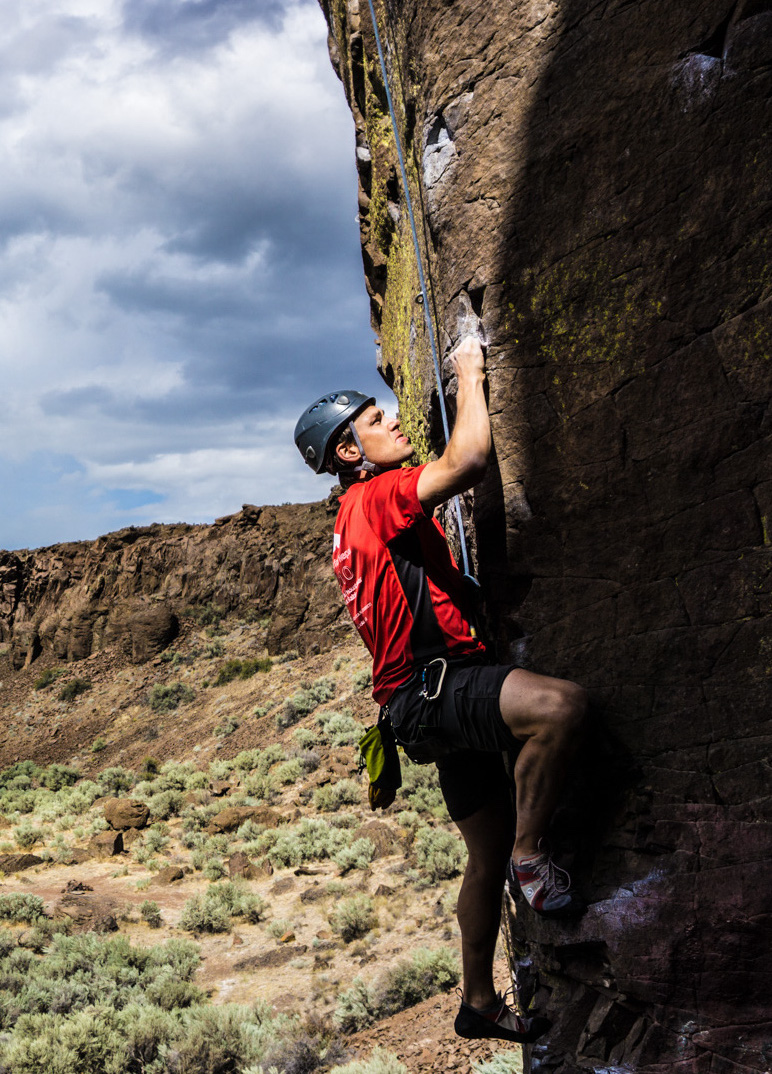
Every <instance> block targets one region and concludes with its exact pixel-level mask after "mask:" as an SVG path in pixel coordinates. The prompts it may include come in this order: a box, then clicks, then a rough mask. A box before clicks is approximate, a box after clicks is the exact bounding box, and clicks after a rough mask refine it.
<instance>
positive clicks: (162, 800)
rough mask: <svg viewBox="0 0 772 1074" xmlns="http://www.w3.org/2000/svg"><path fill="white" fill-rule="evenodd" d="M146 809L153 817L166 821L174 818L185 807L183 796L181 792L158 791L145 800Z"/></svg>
mask: <svg viewBox="0 0 772 1074" xmlns="http://www.w3.org/2000/svg"><path fill="white" fill-rule="evenodd" d="M147 807H148V809H149V810H150V813H151V814H152V816H154V817H158V818H159V820H167V819H168V818H169V817H176V816H179V814H180V813H181V812H182V810H183V809H184V807H185V795H184V794H183V793H182V791H160V792H159V793H158V794H153V795H151V796H150V798H148V800H147Z"/></svg>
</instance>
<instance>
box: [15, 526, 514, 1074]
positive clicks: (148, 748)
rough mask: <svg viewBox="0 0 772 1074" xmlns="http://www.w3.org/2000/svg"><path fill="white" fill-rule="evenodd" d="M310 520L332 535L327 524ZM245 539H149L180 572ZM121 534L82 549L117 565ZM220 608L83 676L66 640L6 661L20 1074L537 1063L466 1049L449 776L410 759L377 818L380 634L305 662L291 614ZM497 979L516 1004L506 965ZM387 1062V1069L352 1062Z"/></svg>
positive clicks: (113, 649)
mask: <svg viewBox="0 0 772 1074" xmlns="http://www.w3.org/2000/svg"><path fill="white" fill-rule="evenodd" d="M303 511H305V509H302V511H301V512H299V514H302V513H303ZM306 513H307V514H308V515H309V516H310V517H311V518H312V520H316V522H318V523H319V526H320V530H321V528H322V525H323V522H324V519H325V517H326V516H325V513H324V508H323V507H320V506H319V505H314V506H311V507H309V508H308V510H307V512H306ZM269 517H270V513H269ZM285 517H286V516H285ZM236 525H238V523H233V522H227V523H224V524H223V525H222V526H221V527H215V528H211V529H210V528H208V527H203V528H201V529H196V528H187V527H185V528H183V527H171V528H159V529H158V530H157V531H155V532H156V535H157V536H160V537H161V538H162V539H161V540H159V541H158V542H157V543H156V545H153V543H152V541H151V534H150V533H144V534H141V535H139V536H138V538H137V540H136V541H134V542H133V544H132V545H130V546H129V547H136V545H137V544H139V543H140V542H144V552H143V555H142V559H143V560H144V562H145V563H147V562H148V561H149V560H152V562H154V563H156V564H158V563H161V562H163V561H164V559H165V561H166V562H167V563H169V562H170V556H169V552H168V549H167V548H165V547H164V541H168V542H169V544H170V545H171V547H172V548H174V547H175V541H176V540H177V538H179V536H180V534H183V535H186V534H187V535H188V536H189V537H190V536H191V535H192V537H195V536H196V535H200V534H201V533H209V539H208V544H206V545H204V546H203V547H204V551H203V552H202V551H201V549H199V550H198V551H197V552H196V555H202V554H207V555H208V556H210V557H211V560H210V562H212V563H214V562H216V561H218V551H217V548H216V542H217V538H218V534H225V535H228V534H229V528H231V527H233V528H234V529H235V528H236ZM236 533H238V530H236ZM294 536H295V537H296V538H298V539H299V540H300V539H301V538H302V537H304V536H305V537H306V538H307V539H306V541H305V542H302V541H301V544H302V545H303V546H304V548H305V549H306V550H307V549H308V548H313V547H314V543H313V542H314V540H315V538H314V533H313V532H311V533H309V534H306V535H303V534H302V533H297V532H296V533H295V534H294ZM231 539H232V535H231V536H228V540H229V541H230V540H231ZM319 539H320V540H321V537H320V538H319ZM112 542H114V543H113V547H114V548H115V547H116V546H117V547H120V538H110V539H106V540H105V541H103V542H96V546H92V545H85V546H83V550H84V551H85V553H86V554H87V555H91V556H93V557H94V559H95V560H96V559H97V558H99V557H100V555H101V561H102V563H104V562H105V558H104V555H103V554H100V553H99V552H98V550H97V549H98V548H99V547H100V546H104V545H105V544H111V543H112ZM191 544H192V545H193V544H195V541H193V540H191ZM293 547H295V546H293ZM277 550H279V544H278V541H277V542H275V545H274V549H273V550H272V552H273V554H274V555H276V554H277ZM64 551H65V553H66V554H67V555H68V556H69V559H68V560H67V563H68V568H69V570H70V572H71V575H72V576H73V577H74V576H76V575H80V576H81V578H83V577H84V576H86V575H88V574H89V570H87V569H84V558H83V557H81V558H80V560H78V559H77V558H76V556H75V554H74V549H73V546H68V547H67V549H65V550H64ZM219 551H220V552H223V549H222V548H221V549H220V550H219ZM125 552H126V549H125V548H124V554H125ZM192 554H193V553H191V556H192ZM289 554H290V553H289V552H288V551H287V547H286V546H282V547H281V549H280V555H279V557H278V558H283V557H285V556H287V557H288V556H289ZM35 555H36V556H39V557H42V556H44V555H51V557H52V559H53V557H54V555H56V557H57V558H58V559H59V561H60V562H61V561H62V560H63V559H64V556H63V554H62V550H61V549H57V550H56V552H55V553H54V552H53V551H52V550H46V551H45V552H44V553H35ZM20 558H22V557H20ZM139 558H140V557H139V556H137V560H139ZM224 558H225V556H224V555H223V556H222V557H220V560H219V561H222V559H224ZM137 560H135V561H134V562H137ZM37 562H38V564H39V563H40V562H41V560H40V559H38V560H37ZM287 566H288V564H285V569H286V568H287ZM89 569H90V568H89ZM142 573H144V571H143V572H142ZM36 580H37V584H38V586H39V587H40V588H39V591H42V592H45V591H47V590H48V585H47V584H44V581H45V580H44V579H43V578H42V576H41V573H40V572H39V571H38V573H37V574H36ZM146 585H147V589H146V591H145V593H146V595H147V596H149V597H151V598H152V597H153V595H154V594H155V593H156V592H157V590H154V589H153V588H152V587H151V586H150V585H149V583H148V582H146ZM184 585H185V583H181V582H180V581H179V580H178V581H177V582H175V583H174V586H172V585H171V584H170V583H166V582H165V579H164V576H162V575H161V576H160V577H159V579H158V582H157V586H158V590H164V591H165V592H166V593H169V592H172V591H177V592H179V587H181V586H184ZM124 591H125V590H124ZM192 592H194V590H193V589H192V586H188V587H187V588H186V589H184V600H185V601H189V600H191V599H192V597H191V593H192ZM200 592H201V594H202V598H201V599H202V600H203V601H204V602H203V603H202V604H185V605H184V607H183V606H182V605H179V606H175V605H172V607H180V609H181V610H180V611H179V613H177V612H175V613H174V614H175V615H178V626H177V634H176V636H175V637H174V639H173V640H172V641H171V643H170V644H169V645H168V646H167V647H166V648H164V649H163V650H162V651H161V652H160V653H158V654H157V655H154V656H148V658H147V659H145V660H144V661H143V662H141V663H140V662H138V659H139V655H140V654H139V652H138V651H136V649H132V648H131V647H129V646H128V645H127V644H126V642H125V639H122V638H120V637H119V638H118V639H117V640H115V641H113V642H111V643H109V644H108V643H106V641H105V639H104V638H102V639H101V642H100V644H101V647H96V646H94V648H93V651H92V652H91V654H90V655H89V656H84V657H83V658H81V659H78V660H73V661H67V660H63V659H60V658H58V657H57V655H56V653H55V652H54V651H53V649H52V648H49V647H48V646H47V645H46V646H42V647H41V652H40V655H39V656H38V657H37V658H36V659H35V660H34V661H33V662H32V663H30V664H29V666H27V667H22V668H20V669H14V668H12V667H11V665H10V662H9V661H8V660H7V659H4V660H3V661H2V662H1V663H0V716H1V717H2V718H1V719H0V975H2V979H3V990H2V1003H0V1029H1V1030H2V1032H0V1066H2V1069H3V1070H5V1071H8V1074H44V1072H45V1071H47V1070H50V1069H53V1068H54V1062H53V1059H52V1056H53V1054H54V1053H55V1054H56V1063H57V1064H58V1066H56V1069H61V1070H68V1071H69V1070H72V1071H79V1070H86V1069H88V1070H93V1071H99V1072H100V1074H102V1072H104V1074H109V1072H112V1074H123V1072H130V1071H139V1070H154V1071H158V1072H159V1074H162V1072H163V1074H173V1072H175V1071H179V1070H181V1069H189V1070H195V1071H197V1072H198V1074H222V1071H224V1070H232V1071H242V1070H256V1069H258V1067H257V1066H256V1065H255V1064H256V1063H257V1062H258V1061H259V1062H261V1063H262V1067H261V1068H260V1069H265V1070H269V1069H277V1070H280V1071H286V1074H300V1072H302V1071H313V1070H318V1071H320V1072H321V1071H325V1070H333V1069H338V1068H344V1071H345V1074H373V1072H374V1071H377V1072H380V1074H407V1072H409V1074H430V1072H432V1074H445V1072H447V1071H458V1074H470V1071H471V1070H472V1066H471V1064H472V1062H473V1061H474V1062H476V1063H479V1064H481V1065H482V1072H483V1074H505V1072H506V1074H509V1072H513V1071H515V1070H516V1066H515V1065H513V1061H514V1060H516V1059H517V1058H518V1052H517V1049H514V1050H513V1049H511V1048H509V1049H507V1048H503V1049H498V1047H497V1045H496V1044H495V1043H494V1044H493V1045H491V1044H490V1043H488V1042H485V1041H479V1042H474V1041H470V1042H467V1041H459V1040H458V1039H457V1038H456V1037H455V1036H454V1034H453V1029H452V1026H453V1018H454V1016H455V1011H456V1009H457V1004H458V1001H457V999H456V997H455V995H453V994H452V987H453V985H454V984H455V982H456V981H457V979H458V966H457V962H458V929H457V925H456V921H455V915H454V909H455V901H456V895H457V890H458V883H459V873H460V870H461V869H462V868H463V863H464V850H463V846H462V844H461V842H460V840H459V839H458V837H457V835H456V834H455V833H454V832H453V830H452V825H451V824H450V822H449V820H448V818H447V815H446V813H445V811H444V807H443V805H442V800H441V795H440V792H439V788H438V786H437V781H436V777H435V776H434V773H433V769H430V768H426V767H424V768H419V767H418V766H409V767H408V766H407V765H406V768H405V770H404V785H403V788H402V790H401V792H400V793H399V796H398V799H397V801H396V802H395V803H394V805H393V806H392V807H391V808H390V809H389V810H388V811H387V812H386V813H385V814H377V815H373V813H372V812H371V811H370V808H369V805H368V802H367V797H366V787H365V785H364V783H363V780H362V777H360V775H359V774H358V771H357V760H358V758H357V751H356V742H357V740H358V738H359V737H360V735H361V734H362V733H363V730H364V727H365V726H368V725H370V724H371V723H372V722H373V721H374V719H375V716H376V707H375V704H374V702H373V701H372V698H371V697H370V692H369V685H370V680H369V658H368V656H367V654H366V652H365V651H364V649H363V647H362V645H361V643H360V641H359V639H358V638H355V637H353V636H352V635H350V634H348V633H345V634H343V635H342V636H341V637H340V638H337V640H336V644H335V647H334V649H332V650H331V649H330V648H329V647H327V648H322V645H321V643H320V644H319V649H320V651H319V652H315V653H313V652H308V653H306V655H305V656H301V655H300V654H299V652H298V649H297V648H296V647H295V645H296V637H297V638H300V637H302V636H303V631H302V626H301V630H300V631H298V633H297V634H296V635H293V636H292V637H290V638H286V639H285V643H284V644H282V645H280V646H278V647H279V648H280V651H279V652H276V651H274V652H273V655H271V654H269V652H268V643H269V641H270V642H271V645H272V647H273V648H274V650H275V649H276V648H277V642H276V639H277V637H278V636H279V635H278V632H277V630H276V626H275V622H274V619H273V618H272V617H271V615H270V612H269V614H266V615H265V616H258V615H256V614H255V613H254V609H253V606H252V605H251V604H249V603H248V602H246V601H243V599H242V604H243V605H244V606H243V607H242V608H240V609H239V608H238V607H237V608H236V610H234V611H231V612H229V613H226V612H225V611H224V607H223V605H224V604H225V603H226V599H225V598H226V589H225V586H224V585H223V586H220V587H216V588H211V587H209V588H203V586H202V589H201V590H200ZM231 592H234V591H231ZM213 597H214V598H216V599H218V600H219V601H220V602H221V603H219V604H214V603H213V602H212V600H210V598H213ZM27 607H30V605H29V604H28V605H27ZM150 607H152V605H150ZM310 619H311V617H310V616H309V617H308V620H310ZM317 621H318V620H317ZM159 644H160V642H159ZM315 644H316V643H315V642H314V641H312V640H311V637H310V636H309V639H308V646H309V648H311V647H313V646H314V645H315ZM6 656H7V654H6ZM129 944H130V945H131V947H129V946H128V945H129ZM148 960H149V961H148ZM167 963H168V964H167ZM20 967H21V968H23V972H20ZM143 967H146V970H143V972H142V974H141V976H140V970H141V969H142V968H143ZM153 967H155V969H153ZM497 972H498V978H499V983H500V985H501V986H503V987H506V986H507V985H508V983H509V974H508V967H507V965H506V962H505V960H504V958H503V957H500V958H499V962H498V967H497ZM69 978H73V979H72V980H69ZM138 981H139V983H138V985H137V984H136V983H135V982H138ZM123 988H125V989H131V997H130V999H131V1005H127V1002H128V1001H127V997H126V995H125V993H122V992H121V989H123ZM137 1005H138V1006H137ZM402 1008H406V1009H402ZM121 1012H127V1013H121ZM22 1014H24V1015H26V1016H27V1018H26V1019H23V1018H21V1015H22ZM84 1024H87V1025H88V1032H87V1034H86V1036H85V1038H82V1037H80V1036H79V1033H80V1030H81V1028H82V1026H83V1025H84ZM256 1025H259V1026H260V1032H259V1033H258V1032H257V1031H256ZM378 1047H379V1048H381V1049H384V1048H385V1049H386V1052H387V1053H388V1056H389V1057H388V1058H386V1059H384V1060H383V1061H380V1060H377V1059H375V1060H373V1064H375V1065H364V1066H363V1065H357V1066H354V1067H352V1068H349V1067H348V1065H347V1063H348V1061H349V1060H354V1061H355V1059H356V1057H357V1056H360V1057H361V1058H362V1060H363V1062H367V1063H368V1064H369V1059H368V1057H369V1056H370V1055H371V1053H373V1051H374V1049H376V1048H378ZM497 1051H502V1055H501V1056H500V1057H499V1060H500V1062H499V1064H498V1065H497V1066H496V1067H495V1068H493V1069H491V1068H486V1065H485V1064H486V1063H488V1062H489V1061H490V1060H491V1059H492V1057H495V1056H496V1053H497ZM180 1054H182V1056H183V1058H182V1059H181V1058H180ZM502 1063H506V1065H503V1066H502V1065H501V1064H502ZM476 1069H477V1067H475V1070H476Z"/></svg>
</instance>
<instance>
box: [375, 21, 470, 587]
mask: <svg viewBox="0 0 772 1074" xmlns="http://www.w3.org/2000/svg"><path fill="white" fill-rule="evenodd" d="M368 3H369V5H370V16H371V18H372V20H373V32H374V34H375V44H376V47H377V49H378V59H379V60H380V64H381V74H382V76H383V85H384V89H385V90H386V100H387V101H388V105H389V115H390V117H391V126H392V130H393V131H394V143H395V145H396V148H397V157H398V159H399V170H400V172H401V174H402V189H403V190H404V192H405V205H406V206H407V214H408V217H409V219H410V230H411V231H412V233H413V246H414V247H415V259H416V265H417V266H418V279H419V281H420V284H421V298H422V303H421V304H422V306H423V310H424V317H425V319H426V331H427V334H428V336H429V346H430V348H431V352H432V362H433V364H434V376H435V378H436V381H437V398H438V400H439V404H440V416H441V418H442V431H443V433H444V436H445V443H446V444H447V442H448V440H450V427H449V425H448V413H447V408H446V406H445V393H444V392H443V390H442V376H441V373H440V363H439V359H438V357H437V340H436V336H435V331H434V324H433V322H432V317H431V313H430V312H429V294H428V291H427V287H426V278H425V276H424V269H423V260H422V258H421V247H420V245H419V242H418V232H417V231H416V226H415V216H414V215H413V202H412V199H411V197H410V187H409V186H408V181H407V171H406V169H405V160H404V157H403V155H402V142H401V140H400V137H399V130H398V128H397V117H396V114H395V112H394V102H393V100H392V96H391V89H390V86H389V76H388V72H387V70H386V59H385V57H384V54H383V47H382V45H381V35H380V33H379V32H378V20H377V18H376V16H375V7H374V4H373V0H368ZM453 502H454V505H455V508H456V521H457V523H458V539H459V543H460V545H461V557H462V561H463V564H464V577H465V578H467V579H468V581H469V583H470V584H471V585H473V586H474V587H475V588H479V582H478V581H477V579H476V578H475V576H474V575H473V574H472V570H471V567H470V563H469V552H468V550H467V547H466V535H465V533H464V522H463V518H462V515H461V499H460V497H459V496H454V498H453Z"/></svg>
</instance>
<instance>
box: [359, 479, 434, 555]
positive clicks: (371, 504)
mask: <svg viewBox="0 0 772 1074" xmlns="http://www.w3.org/2000/svg"><path fill="white" fill-rule="evenodd" d="M425 465H426V463H424V464H423V465H422V466H410V467H408V468H403V469H399V470H388V471H387V472H386V473H385V474H379V475H378V477H376V478H374V479H373V480H371V481H368V482H367V483H366V485H365V488H364V492H363V495H362V510H363V511H364V514H365V517H366V518H367V521H368V522H369V524H370V526H371V527H372V529H373V532H374V533H375V534H376V535H377V536H378V537H379V538H380V539H381V540H382V541H383V542H384V544H386V543H387V542H388V541H391V540H392V539H393V538H394V537H396V536H397V534H399V533H402V531H403V530H406V529H408V528H409V527H410V526H412V525H413V524H414V523H415V522H417V521H418V520H419V519H421V518H426V517H427V515H426V512H425V511H424V509H423V507H422V506H421V503H420V500H419V499H418V492H417V486H418V478H419V476H420V474H421V471H422V470H423V468H424V466H425Z"/></svg>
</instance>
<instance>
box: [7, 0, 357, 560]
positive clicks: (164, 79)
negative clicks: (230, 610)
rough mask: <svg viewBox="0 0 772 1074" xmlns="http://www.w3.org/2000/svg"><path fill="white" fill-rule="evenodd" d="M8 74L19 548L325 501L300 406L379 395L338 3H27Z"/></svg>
mask: <svg viewBox="0 0 772 1074" xmlns="http://www.w3.org/2000/svg"><path fill="white" fill-rule="evenodd" d="M261 12H262V14H261ZM127 19H128V20H129V21H128V22H127ZM196 19H199V21H198V22H196V21H195V20H196ZM0 71H2V73H1V74H0V101H1V102H2V103H0V152H1V153H2V155H3V160H4V167H3V170H2V173H0V295H2V298H0V372H1V374H2V378H3V395H4V420H3V422H2V424H0V467H2V478H3V490H2V504H3V512H2V515H1V516H0V547H2V546H6V547H13V546H19V545H20V544H40V543H44V542H45V543H50V542H53V541H56V540H59V539H64V538H65V537H67V538H72V537H75V536H78V535H79V534H80V535H86V533H88V534H90V535H92V536H93V535H95V527H96V532H99V527H100V526H103V527H104V529H107V528H113V527H114V526H116V525H122V524H124V523H125V521H127V520H130V519H132V520H134V519H136V517H137V512H139V514H142V512H147V518H146V520H150V518H159V519H160V518H169V517H175V518H182V519H185V518H189V519H190V520H195V519H201V518H205V517H213V516H214V515H215V514H218V513H223V512H226V511H230V510H234V509H236V508H237V507H238V504H240V502H241V501H242V499H244V500H248V499H251V500H253V501H255V502H270V501H275V500H277V499H281V500H287V499H291V500H303V499H309V498H314V497H315V496H316V495H320V496H321V495H324V493H325V492H326V486H325V487H324V488H322V487H320V485H319V484H318V482H315V481H314V480H313V475H311V474H310V472H308V471H307V470H305V468H304V467H303V466H302V463H301V462H300V459H299V456H297V457H296V456H295V449H294V446H293V445H292V441H291V429H292V425H293V424H294V420H293V419H292V417H291V416H292V415H294V414H295V413H296V412H297V413H299V411H300V409H301V408H302V406H303V405H305V403H306V402H307V401H308V400H309V397H310V398H313V397H314V396H316V395H318V394H321V392H323V391H326V390H329V387H330V384H332V386H333V387H338V386H340V385H341V384H344V383H346V384H357V383H359V384H361V385H362V387H363V389H364V390H368V391H371V392H372V391H375V390H377V385H376V375H375V368H374V365H375V364H374V361H373V357H374V356H373V347H372V337H371V334H370V331H369V324H368V306H367V298H366V295H365V290H364V283H363V280H362V277H361V262H360V259H359V252H358V242H357V236H356V233H355V231H356V229H355V224H354V222H353V218H354V213H355V176H354V170H353V128H352V122H351V118H350V115H349V114H348V110H347V108H346V105H345V102H344V99H343V92H342V89H341V87H340V85H339V83H338V82H337V79H336V77H335V75H334V73H333V72H332V69H331V67H330V64H329V60H328V57H327V51H326V27H325V25H324V20H323V18H322V16H321V13H320V11H319V8H318V5H317V3H316V2H315V0H285V2H284V3H282V4H280V3H272V4H270V5H263V6H262V7H261V8H260V12H258V13H257V14H256V9H255V7H254V5H253V4H251V3H250V4H241V3H237V2H234V0H230V2H229V3H227V4H226V3H223V4H219V5H218V4H216V3H210V4H206V5H203V4H202V5H190V4H188V3H180V2H179V0H164V3H162V4H161V3H159V2H158V0H131V2H130V3H126V4H125V5H122V4H121V3H119V2H118V0H25V3H24V5H23V6H22V5H14V6H13V7H12V8H11V9H10V10H9V11H7V12H4V20H3V24H2V26H1V27H0ZM278 415H282V417H281V418H280V417H279V416H278ZM277 422H278V424H277ZM269 441H270V448H269V447H267V446H266V445H267V444H268V442H269ZM322 485H324V482H322ZM242 486H244V487H243V491H239V490H240V489H242ZM143 488H144V489H147V490H150V491H151V492H152V493H153V496H154V497H155V498H156V500H157V502H156V503H154V504H151V505H149V506H145V505H143V504H142V503H138V502H133V501H132V498H131V497H128V498H127V497H126V496H124V495H123V492H121V491H120V490H126V489H129V490H132V489H133V490H136V491H137V496H138V497H139V499H141V493H142V489H143ZM111 490H118V491H116V492H115V493H114V494H113V493H112V492H111ZM119 492H120V494H119ZM79 496H80V497H81V503H82V510H81V511H80V514H79V501H78V497H79ZM111 496H112V499H111ZM159 497H162V499H159ZM135 499H136V498H135ZM226 501H227V503H226ZM121 504H124V505H126V504H128V506H124V507H121ZM234 504H235V505H236V506H235V507H234ZM57 511H58V514H57ZM132 512H133V514H132ZM79 518H80V521H81V522H82V529H80V530H79V528H78V524H79Z"/></svg>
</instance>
